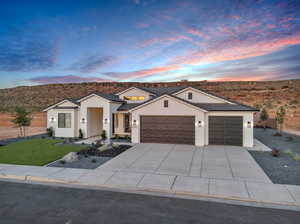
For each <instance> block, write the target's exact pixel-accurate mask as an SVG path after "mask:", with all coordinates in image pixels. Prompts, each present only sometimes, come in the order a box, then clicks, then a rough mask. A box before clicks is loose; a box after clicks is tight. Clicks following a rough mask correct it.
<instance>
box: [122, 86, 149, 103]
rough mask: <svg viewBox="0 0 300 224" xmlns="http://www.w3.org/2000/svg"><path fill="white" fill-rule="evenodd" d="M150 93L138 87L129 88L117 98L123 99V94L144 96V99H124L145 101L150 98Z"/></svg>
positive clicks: (137, 101) (128, 101) (138, 101)
mask: <svg viewBox="0 0 300 224" xmlns="http://www.w3.org/2000/svg"><path fill="white" fill-rule="evenodd" d="M150 95H151V94H150V93H147V92H146V91H143V90H140V89H130V90H128V91H126V92H124V93H122V94H120V95H119V98H120V99H121V100H124V96H144V97H145V100H142V101H140V100H136V101H130V100H126V102H127V103H141V102H144V101H147V100H149V99H150Z"/></svg>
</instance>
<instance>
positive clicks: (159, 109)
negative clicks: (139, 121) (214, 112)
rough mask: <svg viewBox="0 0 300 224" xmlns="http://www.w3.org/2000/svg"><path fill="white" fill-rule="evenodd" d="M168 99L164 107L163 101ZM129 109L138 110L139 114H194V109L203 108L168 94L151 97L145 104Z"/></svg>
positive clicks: (199, 109)
mask: <svg viewBox="0 0 300 224" xmlns="http://www.w3.org/2000/svg"><path fill="white" fill-rule="evenodd" d="M165 100H168V107H164V101H165ZM131 111H134V112H138V113H141V114H160V115H163V114H164V115H170V114H173V115H176V114H178V115H179V114H181V115H182V114H185V113H186V114H194V113H195V111H198V112H199V111H203V112H206V111H205V110H203V109H201V108H198V107H196V106H194V105H192V104H189V103H188V102H184V101H182V100H180V99H176V98H175V97H172V96H170V95H163V96H161V97H159V98H156V99H153V100H152V101H149V102H147V103H145V104H142V105H140V106H138V107H136V108H133V109H132V110H131Z"/></svg>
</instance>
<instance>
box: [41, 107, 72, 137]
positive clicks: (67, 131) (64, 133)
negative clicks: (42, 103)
mask: <svg viewBox="0 0 300 224" xmlns="http://www.w3.org/2000/svg"><path fill="white" fill-rule="evenodd" d="M58 113H71V127H70V128H58ZM52 117H53V118H55V120H54V122H50V118H52ZM77 119H78V110H77V109H51V110H48V112H47V120H48V122H47V127H48V128H49V127H52V128H53V129H54V134H55V136H56V137H66V138H70V137H75V136H78V134H77V132H78V123H77Z"/></svg>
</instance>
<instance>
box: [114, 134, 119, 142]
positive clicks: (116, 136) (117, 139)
mask: <svg viewBox="0 0 300 224" xmlns="http://www.w3.org/2000/svg"><path fill="white" fill-rule="evenodd" d="M115 139H116V141H117V142H118V141H119V139H120V136H119V135H117V134H116V135H115Z"/></svg>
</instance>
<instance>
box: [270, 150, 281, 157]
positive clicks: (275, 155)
mask: <svg viewBox="0 0 300 224" xmlns="http://www.w3.org/2000/svg"><path fill="white" fill-rule="evenodd" d="M271 154H272V156H274V157H278V156H279V150H278V149H272V152H271Z"/></svg>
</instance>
